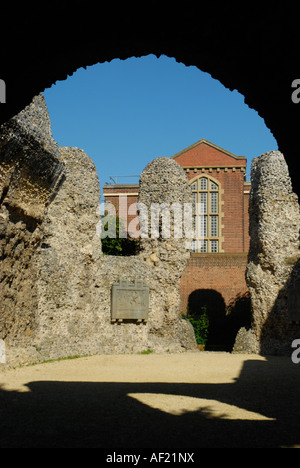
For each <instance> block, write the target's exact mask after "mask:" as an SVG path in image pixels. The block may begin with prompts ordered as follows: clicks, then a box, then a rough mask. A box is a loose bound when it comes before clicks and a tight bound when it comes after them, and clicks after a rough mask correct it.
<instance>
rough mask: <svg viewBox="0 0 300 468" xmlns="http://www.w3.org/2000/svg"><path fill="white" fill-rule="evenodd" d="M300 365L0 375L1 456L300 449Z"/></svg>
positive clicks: (254, 362) (163, 365)
mask: <svg viewBox="0 0 300 468" xmlns="http://www.w3.org/2000/svg"><path fill="white" fill-rule="evenodd" d="M299 389H300V364H298V365H297V364H293V363H292V361H291V359H290V357H274V356H272V357H262V356H257V355H245V354H241V355H239V354H230V353H219V352H198V351H195V352H186V353H179V354H149V355H142V354H140V355H101V356H91V357H82V358H78V359H72V360H64V361H56V362H50V363H45V364H38V365H33V366H26V367H20V368H16V369H3V368H2V369H0V415H1V418H0V447H1V448H13V447H15V448H105V449H110V450H112V449H120V448H126V449H128V448H135V449H139V448H140V449H141V448H146V449H152V450H153V449H160V450H161V449H168V450H170V449H176V448H177V449H183V450H185V449H188V448H194V449H196V448H198V449H200V448H223V447H225V448H251V447H252V448H294V447H295V448H300V398H299V396H300V390H299Z"/></svg>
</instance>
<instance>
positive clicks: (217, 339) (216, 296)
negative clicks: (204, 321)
mask: <svg viewBox="0 0 300 468" xmlns="http://www.w3.org/2000/svg"><path fill="white" fill-rule="evenodd" d="M188 312H189V314H190V315H191V316H192V317H193V318H196V319H197V318H198V317H200V316H201V315H203V314H206V315H207V318H208V321H209V326H208V339H207V343H206V346H205V349H207V350H219V349H222V350H223V349H224V347H225V341H226V340H225V316H226V305H225V301H224V299H223V297H222V295H221V294H220V293H219V292H218V291H215V290H214V289H197V290H195V291H193V292H192V293H191V294H190V295H189V299H188Z"/></svg>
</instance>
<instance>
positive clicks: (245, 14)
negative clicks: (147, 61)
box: [0, 0, 300, 194]
mask: <svg viewBox="0 0 300 468" xmlns="http://www.w3.org/2000/svg"><path fill="white" fill-rule="evenodd" d="M298 8H299V6H296V5H293V7H292V8H282V6H281V4H280V3H277V4H274V5H272V9H267V6H266V8H265V9H264V6H263V5H262V4H257V5H254V4H251V7H249V8H240V7H239V5H238V4H231V5H230V4H228V3H225V4H221V5H218V8H215V5H214V4H211V5H210V4H208V3H205V4H201V20H200V18H199V15H198V12H196V11H195V9H193V8H191V7H190V5H188V6H187V7H186V8H185V7H183V6H182V5H180V7H179V8H178V7H176V6H174V5H172V8H171V9H169V8H168V9H165V11H164V9H163V8H159V7H157V6H156V4H154V5H153V6H149V7H147V9H146V10H144V9H139V8H137V7H136V6H135V5H132V6H128V3H123V4H122V3H121V4H118V5H117V6H115V4H109V3H108V2H106V3H104V4H101V9H100V11H98V10H97V11H96V10H94V9H93V8H92V7H91V5H90V4H88V3H86V4H84V3H82V2H79V1H77V0H74V1H73V2H72V5H71V6H70V3H68V2H64V1H63V0H62V1H60V2H56V1H53V2H51V7H48V8H47V7H45V8H44V10H43V8H42V7H40V6H39V8H37V6H36V5H35V4H28V3H26V4H25V3H24V4H22V3H19V4H18V7H17V8H16V7H15V5H14V3H9V2H6V3H5V5H2V6H1V14H2V18H3V19H4V21H3V25H2V27H1V31H0V38H1V44H2V45H3V47H2V50H1V75H2V76H0V79H2V80H4V82H5V84H6V104H0V106H1V107H0V123H3V122H5V121H6V120H8V119H9V118H10V117H12V116H13V115H15V114H17V113H18V112H20V110H22V109H23V108H24V107H25V106H26V105H27V104H29V103H30V102H31V100H32V98H33V97H34V96H35V95H37V94H39V93H40V92H43V91H44V89H45V88H47V87H50V86H51V85H52V84H53V83H55V82H56V81H57V80H65V79H66V78H67V77H68V76H69V75H72V74H73V73H74V72H75V71H76V70H77V69H78V68H80V67H86V66H89V65H93V64H95V63H98V62H100V63H101V62H105V61H111V60H112V59H114V58H120V59H126V58H128V57H132V56H134V57H141V56H143V55H148V54H155V55H156V56H160V55H161V54H164V55H167V56H169V57H174V58H175V59H176V60H177V61H178V62H182V63H184V64H185V65H187V66H188V65H194V66H196V67H198V68H199V69H201V70H202V71H204V72H208V73H209V74H210V75H211V76H212V77H213V78H215V79H218V80H219V81H220V82H221V83H222V84H223V85H224V86H225V87H227V88H228V89H230V90H234V89H236V90H237V91H239V92H240V93H241V94H242V95H243V96H245V103H246V104H247V105H248V106H249V107H251V108H253V109H255V110H256V111H257V112H258V114H259V115H260V116H261V117H262V118H263V119H264V121H265V124H266V126H267V127H268V128H269V129H270V130H271V132H272V133H273V135H274V137H275V138H276V140H277V143H278V147H279V150H280V151H282V152H283V154H284V155H285V158H286V160H287V162H288V165H289V170H290V174H291V178H292V182H293V187H294V190H295V191H296V192H297V193H298V194H300V187H299V184H300V181H299V178H298V176H297V165H298V161H297V157H298V154H299V153H300V139H299V137H298V134H299V132H298V130H299V121H300V118H299V117H300V104H299V105H297V104H295V103H294V102H293V101H292V99H291V96H292V93H293V91H294V90H293V89H292V83H293V81H294V80H295V79H299V78H300V62H299V60H297V59H296V58H297V57H298V15H297V9H298ZM12 31H13V39H12ZM229 111H230V110H229ZM253 137H255V135H253ZM272 149H274V148H270V150H272ZM257 156H258V155H257Z"/></svg>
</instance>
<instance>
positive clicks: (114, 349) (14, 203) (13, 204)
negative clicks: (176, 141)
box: [0, 96, 196, 365]
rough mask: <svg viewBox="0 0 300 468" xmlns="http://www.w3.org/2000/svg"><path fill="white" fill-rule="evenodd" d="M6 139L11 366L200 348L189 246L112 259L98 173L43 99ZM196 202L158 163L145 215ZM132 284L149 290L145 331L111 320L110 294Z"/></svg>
mask: <svg viewBox="0 0 300 468" xmlns="http://www.w3.org/2000/svg"><path fill="white" fill-rule="evenodd" d="M1 141H2V143H3V144H2V147H1V171H2V172H1V187H2V198H1V207H0V209H1V212H0V236H1V237H0V242H1V244H0V246H1V277H0V294H1V316H0V332H1V335H0V338H1V339H3V340H4V341H5V345H6V359H7V363H8V364H9V365H15V364H19V363H26V362H40V361H43V360H45V359H56V358H59V357H65V356H73V355H83V354H95V353H119V352H140V351H142V350H145V349H152V350H153V351H168V350H169V351H181V350H183V349H187V348H190V347H192V348H193V347H194V346H195V345H196V343H195V338H194V333H193V330H192V328H191V325H190V324H189V323H188V322H187V321H185V320H182V319H181V318H180V311H179V282H180V277H181V274H182V272H183V270H184V267H185V264H186V261H187V259H188V257H189V253H188V252H187V251H186V249H185V239H175V238H174V235H173V236H172V235H171V238H168V239H165V238H163V237H162V236H161V235H159V236H158V237H157V238H155V239H149V238H144V239H142V242H141V244H142V248H141V252H140V254H139V255H137V256H135V257H112V256H106V255H103V253H102V252H101V240H100V238H99V222H100V215H99V209H98V208H99V201H100V187H99V180H98V176H97V172H96V168H95V165H94V164H93V162H92V161H91V159H90V158H89V157H88V156H87V155H86V154H85V153H84V151H82V150H80V149H78V148H60V147H58V146H57V144H56V143H55V142H54V141H53V139H52V136H51V127H50V121H49V116H48V113H47V109H46V105H45V102H44V99H43V97H42V96H38V97H37V98H35V100H34V101H33V103H32V104H31V105H30V106H28V108H26V109H25V110H24V111H23V114H22V115H21V116H20V115H19V116H17V117H16V118H14V119H13V121H11V122H9V123H8V124H7V125H5V126H4V127H2V128H1ZM16 141H17V143H15V142H16ZM190 196H191V195H190V190H189V187H188V184H187V180H186V177H185V174H184V172H183V170H182V169H181V167H180V166H179V165H178V164H177V163H176V162H175V161H172V160H170V159H169V158H158V159H156V160H154V161H153V162H152V163H150V164H149V165H148V166H147V167H146V168H145V170H144V172H143V174H142V176H141V181H140V202H141V206H143V207H144V212H145V209H147V208H150V206H151V204H152V203H153V202H154V203H155V202H158V203H159V202H161V201H164V202H165V203H167V204H170V203H173V202H179V203H182V202H184V201H191V200H190ZM172 223H173V221H171V226H173V224H172ZM124 279H126V280H128V281H131V282H133V281H134V280H135V279H138V280H141V281H143V282H144V283H145V284H147V285H148V287H149V314H148V320H147V321H146V322H145V323H137V322H136V321H134V320H129V321H124V322H123V323H112V321H111V288H112V285H113V284H114V283H116V282H118V281H120V280H124Z"/></svg>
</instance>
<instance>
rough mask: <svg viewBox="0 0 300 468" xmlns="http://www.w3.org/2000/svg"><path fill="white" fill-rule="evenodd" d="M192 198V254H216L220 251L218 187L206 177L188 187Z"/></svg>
mask: <svg viewBox="0 0 300 468" xmlns="http://www.w3.org/2000/svg"><path fill="white" fill-rule="evenodd" d="M190 187H191V190H192V196H193V230H194V239H193V241H192V251H193V252H211V253H216V252H219V250H220V245H219V243H220V239H219V238H220V206H219V205H220V202H219V185H218V183H217V182H215V181H214V180H212V179H210V178H209V177H208V176H203V177H199V178H198V179H196V180H195V181H193V182H192V183H191V185H190Z"/></svg>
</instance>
